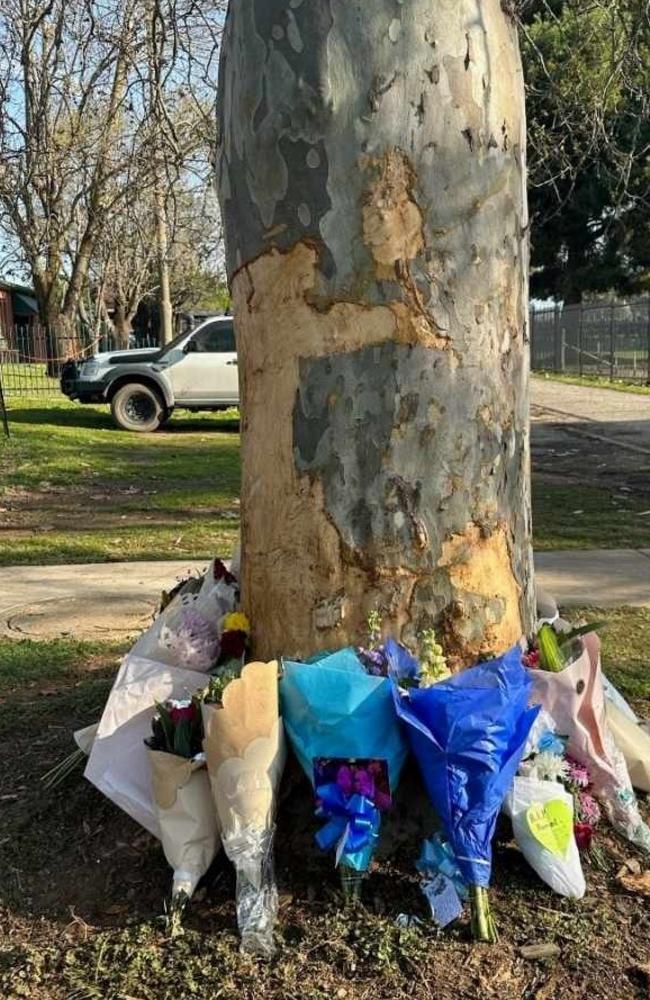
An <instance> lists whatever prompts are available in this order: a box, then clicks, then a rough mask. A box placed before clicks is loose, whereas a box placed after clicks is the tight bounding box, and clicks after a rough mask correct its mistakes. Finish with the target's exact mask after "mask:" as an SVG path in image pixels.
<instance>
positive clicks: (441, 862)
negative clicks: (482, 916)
mask: <svg viewBox="0 0 650 1000" xmlns="http://www.w3.org/2000/svg"><path fill="white" fill-rule="evenodd" d="M415 867H416V868H417V870H418V871H419V872H420V873H421V874H422V875H424V876H425V878H433V877H434V876H435V875H437V874H438V873H440V874H441V875H444V876H445V877H446V878H448V879H449V881H450V882H451V883H452V885H453V887H454V889H455V890H456V892H457V893H458V895H459V896H460V898H461V899H467V895H468V893H467V885H466V883H465V881H464V879H463V876H462V875H461V873H460V868H459V867H458V862H457V861H456V855H455V854H454V852H453V849H452V847H451V844H448V843H447V841H443V840H442V839H441V838H440V837H439V836H436V837H433V839H432V840H425V841H424V842H423V844H422V853H421V855H420V858H419V860H418V861H416V862H415Z"/></svg>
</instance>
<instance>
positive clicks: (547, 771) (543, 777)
mask: <svg viewBox="0 0 650 1000" xmlns="http://www.w3.org/2000/svg"><path fill="white" fill-rule="evenodd" d="M519 774H521V775H523V776H524V777H525V778H536V779H537V780H538V781H565V780H566V779H567V778H568V776H569V769H568V766H567V763H566V761H565V759H564V757H560V756H559V755H558V754H556V753H547V752H545V753H538V754H537V755H536V756H535V757H531V758H529V759H528V760H525V761H523V762H522V763H521V764H520V765H519Z"/></svg>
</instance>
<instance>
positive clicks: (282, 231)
mask: <svg viewBox="0 0 650 1000" xmlns="http://www.w3.org/2000/svg"><path fill="white" fill-rule="evenodd" d="M505 6H506V5H503V6H502V4H501V3H500V0H372V2H369V0H231V3H230V9H229V12H228V16H227V22H226V29H225V34H224V39H223V49H222V60H221V71H220V87H221V145H220V149H219V188H220V197H221V204H222V211H223V217H224V223H225V229H226V240H227V262H228V271H229V278H230V282H231V287H232V295H233V302H234V310H235V321H236V331H237V337H238V348H239V354H240V372H241V383H242V408H243V484H242V533H243V595H244V603H245V607H246V610H247V611H248V612H249V614H250V615H251V617H252V621H253V628H254V639H255V645H256V651H257V653H258V654H260V655H263V656H265V655H270V654H277V653H278V652H281V651H283V652H285V653H303V654H304V653H308V652H310V651H312V650H314V649H321V648H327V647H332V646H335V645H341V644H343V643H345V642H347V641H348V640H352V641H354V640H358V639H360V638H361V637H362V634H363V623H364V619H365V617H366V615H367V613H368V611H369V610H370V609H372V608H374V607H378V608H379V609H380V611H381V612H382V614H383V616H384V620H385V622H386V625H387V626H388V627H390V628H391V629H392V631H393V632H394V633H395V634H398V635H400V636H401V637H402V638H403V639H404V640H406V641H409V640H410V641H412V640H414V639H415V638H416V636H417V633H418V632H419V631H420V630H421V629H423V628H425V627H428V626H431V625H435V626H436V627H438V628H439V629H440V632H441V635H442V637H443V638H444V640H445V643H446V646H447V648H448V649H449V650H450V651H451V652H452V654H453V656H454V657H455V659H456V663H457V664H466V663H468V662H470V661H471V660H472V659H474V658H475V657H476V655H477V654H479V653H485V652H488V651H494V652H496V651H500V650H502V649H504V648H506V647H507V646H508V645H509V644H511V643H513V642H514V641H516V640H517V639H518V638H519V636H520V635H521V633H522V631H525V630H526V629H527V628H528V626H529V625H530V623H531V614H532V610H531V605H532V601H531V588H532V564H531V548H530V502H529V481H528V480H529V451H528V388H527V378H528V345H527V329H526V321H527V317H526V313H527V310H526V304H527V280H526V273H527V254H528V220H527V214H526V195H525V171H526V165H525V115H524V97H523V80H522V71H521V64H520V58H519V53H518V47H517V37H516V31H515V27H514V25H513V23H512V22H511V20H510V16H509V14H508V12H507V10H506V9H504V8H505Z"/></svg>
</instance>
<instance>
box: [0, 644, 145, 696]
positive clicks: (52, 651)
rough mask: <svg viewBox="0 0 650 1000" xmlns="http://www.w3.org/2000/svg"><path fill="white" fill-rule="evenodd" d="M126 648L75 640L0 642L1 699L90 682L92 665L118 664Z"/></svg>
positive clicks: (123, 645)
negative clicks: (40, 687)
mask: <svg viewBox="0 0 650 1000" xmlns="http://www.w3.org/2000/svg"><path fill="white" fill-rule="evenodd" d="M123 652H125V644H124V643H119V642H93V641H80V640H76V639H51V640H42V641H34V640H31V639H24V640H22V641H18V642H17V641H16V640H14V639H2V638H0V698H1V697H2V696H3V695H6V694H10V693H12V692H16V691H22V692H25V691H28V690H29V689H30V688H32V687H34V686H35V685H38V684H44V685H47V686H48V687H50V688H51V687H53V686H57V685H59V684H60V683H61V682H64V683H70V684H71V686H72V687H74V683H75V681H76V680H77V679H79V678H84V677H85V678H87V676H88V674H89V664H94V663H95V662H97V661H102V662H105V663H106V664H109V663H112V664H115V663H116V662H117V657H118V656H119V654H120V653H123Z"/></svg>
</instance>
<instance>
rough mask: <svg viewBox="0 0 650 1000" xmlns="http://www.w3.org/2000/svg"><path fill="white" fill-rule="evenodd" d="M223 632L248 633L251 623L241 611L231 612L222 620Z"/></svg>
mask: <svg viewBox="0 0 650 1000" xmlns="http://www.w3.org/2000/svg"><path fill="white" fill-rule="evenodd" d="M223 630H224V632H245V633H246V635H248V634H249V633H250V630H251V623H250V622H249V620H248V618H247V617H246V615H245V614H243V613H242V612H241V611H232V612H231V613H230V614H229V615H226V617H225V618H224V620H223Z"/></svg>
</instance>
